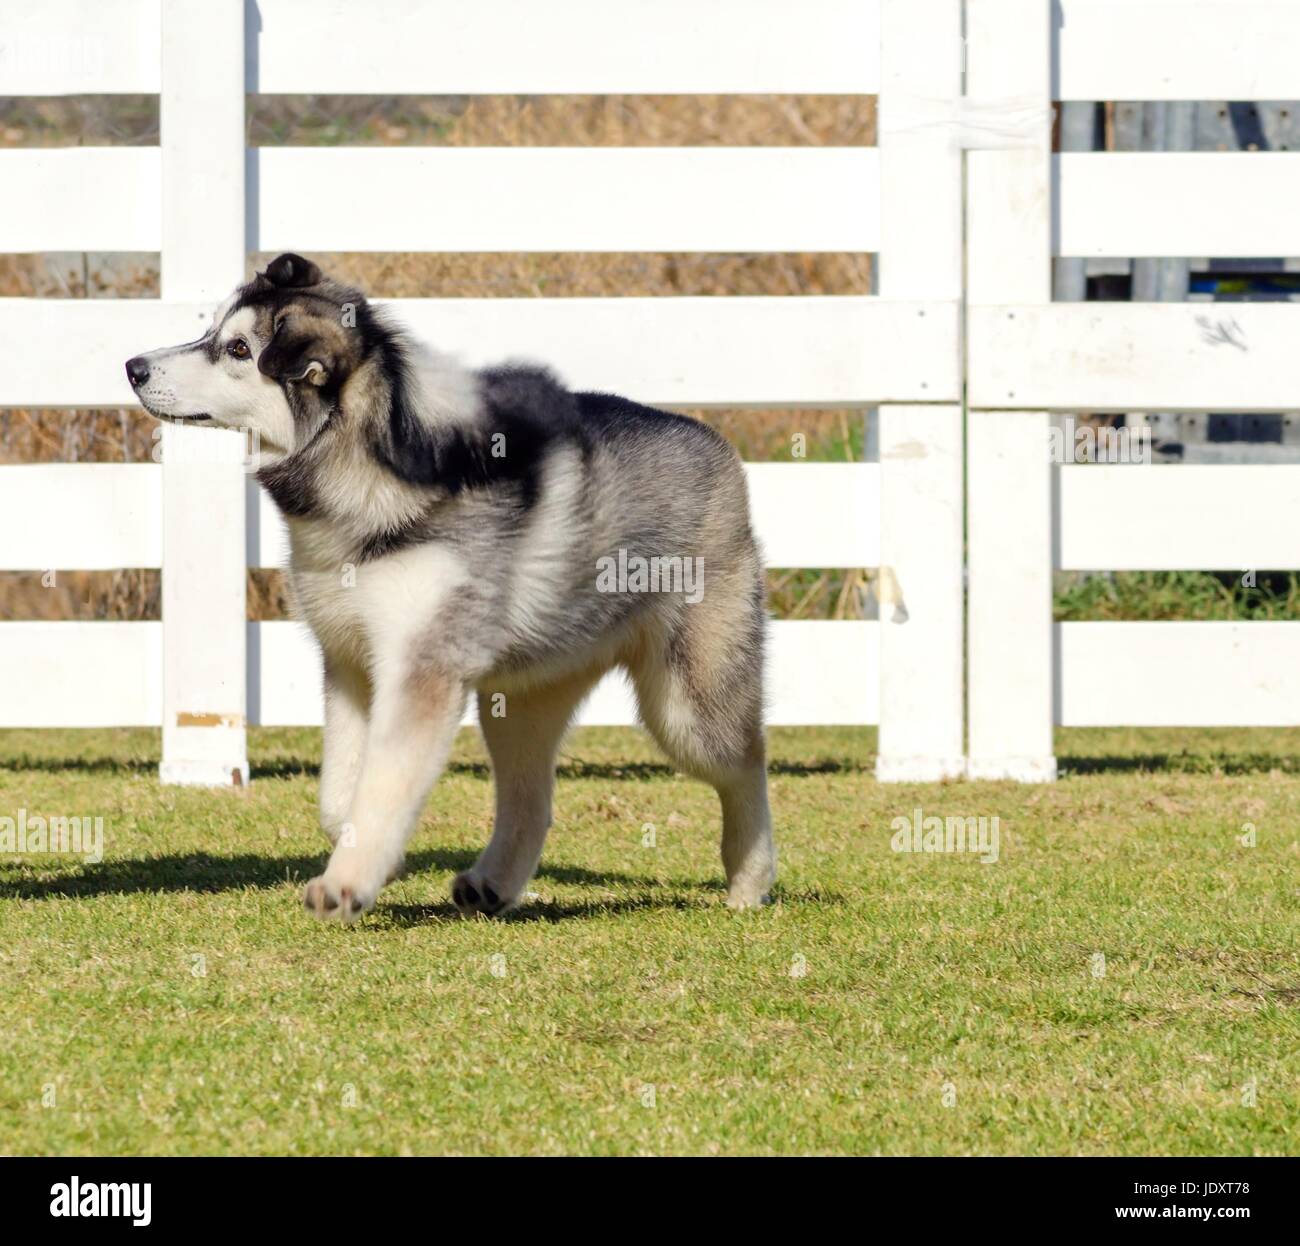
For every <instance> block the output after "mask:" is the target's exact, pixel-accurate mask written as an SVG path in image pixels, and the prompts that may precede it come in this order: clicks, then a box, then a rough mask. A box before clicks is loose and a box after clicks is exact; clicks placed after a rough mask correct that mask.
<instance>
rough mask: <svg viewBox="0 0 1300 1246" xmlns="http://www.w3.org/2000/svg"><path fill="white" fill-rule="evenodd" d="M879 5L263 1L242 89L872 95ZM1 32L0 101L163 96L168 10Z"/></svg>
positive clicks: (776, 0)
mask: <svg viewBox="0 0 1300 1246" xmlns="http://www.w3.org/2000/svg"><path fill="white" fill-rule="evenodd" d="M879 7H880V6H879V3H878V0H801V2H800V3H799V4H797V5H792V4H790V3H789V2H788V0H709V2H708V3H707V4H700V3H698V0H621V3H620V4H619V6H618V9H617V11H616V12H612V11H611V8H610V6H609V4H608V3H607V2H606V0H547V3H546V4H544V5H539V4H536V3H534V0H475V2H474V3H473V4H463V3H460V2H459V0H457V2H456V3H440V2H438V0H435V2H433V3H424V4H417V3H411V0H367V3H366V5H365V14H364V18H362V17H361V14H360V10H359V9H358V8H357V6H356V5H355V4H353V3H351V0H259V2H258V3H256V4H253V3H250V4H248V5H247V17H246V22H245V79H246V82H247V84H248V89H249V90H250V91H260V92H265V93H271V94H318V95H319V94H332V95H363V94H374V93H378V94H384V95H413V94H429V93H438V94H504V93H519V94H528V95H546V94H565V95H601V94H609V93H622V94H655V95H669V94H708V93H724V92H725V93H729V94H769V95H776V94H808V93H820V94H835V95H851V94H871V93H874V92H875V91H876V89H877V86H878V83H879V78H880V58H879V39H878V33H877V32H878V29H879V21H880V17H879ZM5 26H6V29H5V39H4V42H3V44H0V94H12V95H66V94H74V93H83V94H121V93H134V94H156V93H157V92H158V90H159V89H160V84H161V74H160V72H159V63H158V56H157V48H158V41H159V34H160V21H159V0H108V2H105V0H42V3H41V4H39V5H30V6H27V5H24V6H15V11H14V12H13V13H7V14H6V16H5ZM72 32H75V33H72ZM594 37H595V38H598V42H599V52H598V53H595V54H593V51H592V46H593V38H594ZM70 44H71V45H73V47H72V49H70ZM70 50H72V51H73V53H74V54H73V55H69V51H70Z"/></svg>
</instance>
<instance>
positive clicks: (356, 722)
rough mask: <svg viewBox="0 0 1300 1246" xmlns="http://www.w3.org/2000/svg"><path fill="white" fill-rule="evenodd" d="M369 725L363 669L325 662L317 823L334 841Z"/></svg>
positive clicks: (343, 819) (345, 814) (349, 799)
mask: <svg viewBox="0 0 1300 1246" xmlns="http://www.w3.org/2000/svg"><path fill="white" fill-rule="evenodd" d="M369 725H370V686H369V681H368V680H367V679H366V676H365V673H364V672H363V671H360V670H357V669H356V668H355V667H352V666H348V665H345V664H344V663H341V662H339V661H337V660H327V661H326V663H325V743H324V747H323V749H322V751H321V764H320V824H321V830H323V831H324V832H325V835H326V837H327V838H328V839H329V841H330V843H331V844H337V843H338V841H339V834H340V833H341V831H342V829H343V824H344V822H346V821H347V817H348V808H349V806H350V805H351V804H352V794H353V793H354V792H355V791H356V790H357V776H358V775H359V774H360V773H361V757H362V753H363V752H364V751H365V747H366V732H367V730H368V728H369Z"/></svg>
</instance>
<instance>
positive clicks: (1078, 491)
mask: <svg viewBox="0 0 1300 1246" xmlns="http://www.w3.org/2000/svg"><path fill="white" fill-rule="evenodd" d="M1056 484H1057V492H1056V515H1055V518H1054V528H1055V531H1056V534H1057V551H1056V558H1055V564H1056V566H1057V567H1058V568H1059V569H1060V570H1062V571H1236V572H1241V571H1244V570H1248V569H1250V568H1255V569H1258V570H1270V571H1275V570H1281V569H1287V568H1292V567H1300V523H1298V522H1297V520H1300V466H1293V465H1283V464H1275V465H1269V466H1258V465H1251V464H1232V465H1227V464H1225V465H1223V466H1203V465H1200V464H1186V465H1180V466H1176V467H1171V466H1163V465H1162V466H1159V467H1141V466H1136V465H1132V464H1126V465H1123V466H1103V465H1097V464H1078V465H1074V466H1068V467H1061V468H1059V469H1058V471H1057V475H1056Z"/></svg>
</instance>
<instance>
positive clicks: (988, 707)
mask: <svg viewBox="0 0 1300 1246" xmlns="http://www.w3.org/2000/svg"><path fill="white" fill-rule="evenodd" d="M5 23H6V29H5V34H4V38H3V41H2V42H0V92H2V93H5V94H43V95H52V94H64V93H92V92H134V93H140V92H143V93H155V92H156V93H158V94H159V95H160V107H161V136H162V141H161V145H160V147H158V148H156V149H154V148H144V149H139V148H136V149H133V148H112V149H95V148H71V149H60V150H17V151H13V150H11V151H0V183H3V185H4V186H5V188H6V195H5V196H4V204H3V208H2V209H0V211H2V213H3V215H0V251H48V250H145V251H159V252H161V255H162V298H161V299H160V300H158V301H146V300H124V301H108V300H94V301H85V302H77V301H73V300H33V299H0V341H4V342H5V343H7V344H8V346H7V348H6V351H5V355H6V358H5V366H4V367H3V368H2V369H0V404H2V405H7V406H16V405H33V406H58V405H64V406H95V405H103V406H117V405H130V403H131V402H132V396H131V394H130V391H129V389H128V387H127V385H126V383H125V379H124V375H123V370H122V362H123V360H125V359H126V358H127V357H128V356H129V355H132V354H134V353H137V352H138V351H139V350H141V349H143V348H147V347H150V346H154V345H158V344H162V343H166V342H170V341H181V340H185V339H187V338H190V337H193V336H196V335H197V332H198V331H199V330H200V329H201V326H202V324H203V322H204V320H205V317H206V316H207V314H208V313H209V312H210V310H211V306H212V305H213V304H214V303H215V302H216V301H217V300H218V299H220V298H221V297H222V296H223V295H224V294H225V293H227V292H228V290H229V289H230V288H231V287H232V286H233V285H234V284H235V283H236V282H237V281H238V280H239V279H240V278H241V276H242V272H243V263H244V256H245V253H246V252H247V251H249V250H253V249H264V250H277V249H281V248H284V249H295V250H303V251H311V250H348V251H357V250H385V251H388V250H424V251H455V250H474V251H497V252H499V251H511V250H516V251H529V250H560V251H580V250H601V251H608V250H615V251H654V250H671V251H691V250H695V251H722V250H731V251H740V250H743V251H754V250H760V251H817V250H825V251H875V252H879V253H880V274H881V276H880V296H879V297H871V298H867V297H861V298H859V297H853V298H843V297H834V298H832V297H779V298H778V297H773V298H707V299H706V298H673V299H642V298H616V299H554V300H548V299H487V300H484V299H447V300H440V299H413V300H396V301H395V302H396V304H397V309H398V311H399V313H400V314H401V315H402V316H403V317H404V318H405V319H406V320H407V321H408V322H409V323H410V324H411V325H412V327H413V328H414V329H415V331H416V332H417V333H419V334H421V335H423V336H426V337H428V338H429V339H431V340H433V341H436V342H437V343H439V344H440V345H441V346H444V347H446V348H448V349H451V350H454V351H457V352H459V353H461V354H462V355H464V356H465V357H466V358H467V359H468V360H470V361H471V362H480V361H489V360H493V359H498V358H501V357H503V356H505V355H513V356H521V355H522V356H527V355H532V356H535V357H537V358H540V359H544V360H547V361H549V362H551V363H552V364H554V365H555V366H556V367H557V369H558V370H559V371H560V373H561V374H562V375H563V376H564V377H565V378H566V379H567V380H568V381H569V382H570V383H571V384H573V385H575V386H578V387H582V388H605V389H614V390H618V391H622V392H626V393H628V394H630V395H632V396H634V397H636V398H638V399H640V400H642V401H646V402H651V403H658V404H662V405H669V406H679V407H681V406H709V405H728V406H738V405H754V406H763V405H769V406H783V407H790V406H806V407H818V406H821V407H845V406H860V407H865V406H879V410H880V438H879V442H880V463H879V465H876V464H844V465H839V464H788V465H774V464H754V465H750V468H749V472H750V483H751V491H752V495H753V500H754V507H755V511H756V517H757V523H758V528H759V531H760V535H761V537H762V538H763V541H764V544H765V547H766V553H767V558H768V562H769V564H770V565H773V566H781V567H794V566H813V567H831V568H833V567H862V566H868V567H881V568H883V569H886V570H887V572H888V574H887V576H886V579H887V580H888V582H889V583H890V584H892V585H895V586H896V587H897V590H898V594H899V595H900V596H901V600H902V603H903V605H902V608H900V609H896V610H892V611H891V610H889V609H886V610H885V612H884V615H885V617H884V619H883V621H882V622H881V623H879V624H876V623H870V622H830V621H818V622H778V623H776V624H774V626H773V660H772V678H773V690H772V693H773V695H772V715H771V719H772V721H773V722H776V723H875V722H878V723H879V724H880V761H879V774H880V776H881V777H882V778H887V779H908V778H912V779H931V778H937V777H943V776H948V775H956V774H962V773H966V772H968V770H969V772H970V773H973V774H976V775H985V776H1012V777H1019V778H1041V777H1049V776H1050V775H1051V774H1053V773H1054V770H1055V763H1054V761H1053V759H1052V736H1051V731H1052V726H1053V723H1054V722H1064V723H1078V724H1081V723H1098V722H1113V723H1144V722H1150V723H1186V724H1203V723H1220V722H1221V723H1268V724H1273V723H1283V722H1300V695H1295V694H1296V693H1297V692H1300V688H1294V687H1292V686H1291V685H1292V684H1294V683H1296V682H1297V681H1298V680H1300V676H1297V675H1295V674H1293V673H1292V672H1295V671H1300V660H1297V659H1300V624H1270V625H1258V624H1256V625H1248V626H1246V625H1243V626H1236V625H1218V624H1158V625H1147V624H1075V625H1069V624H1067V625H1064V626H1062V627H1054V626H1053V624H1052V621H1051V572H1052V569H1053V567H1054V566H1055V567H1064V568H1070V567H1097V568H1103V569H1122V568H1126V567H1142V568H1148V569H1159V568H1165V567H1197V568H1205V569H1210V568H1243V569H1245V568H1250V567H1260V568H1266V567H1267V568H1270V569H1275V568H1280V567H1294V566H1297V565H1300V535H1298V534H1300V525H1298V524H1297V523H1296V520H1297V519H1298V518H1300V469H1292V468H1285V467H1268V468H1230V467H1225V468H1217V467H1216V468H1211V469H1202V471H1201V472H1199V473H1198V472H1196V471H1194V470H1193V469H1188V468H1169V469H1162V470H1150V471H1148V470H1139V469H1135V468H1131V467H1114V468H1110V467H1087V468H1083V467H1080V468H1073V467H1067V468H1059V469H1058V468H1052V467H1050V466H1049V465H1048V460H1047V451H1046V445H1047V438H1046V427H1047V423H1048V420H1049V412H1050V411H1052V410H1053V409H1060V410H1075V409H1089V410H1096V409H1107V408H1110V409H1122V410H1130V409H1137V410H1159V409H1162V408H1163V409H1180V408H1193V409H1201V410H1205V409H1211V410H1212V409H1231V410H1237V411H1241V410H1256V409H1267V410H1274V411H1275V410H1284V409H1294V408H1296V407H1297V406H1300V354H1297V353H1296V352H1295V350H1294V348H1293V347H1292V346H1291V339H1292V338H1293V335H1294V334H1295V331H1297V330H1300V309H1297V308H1295V307H1290V306H1286V305H1273V306H1252V307H1236V308H1234V309H1233V311H1232V315H1233V318H1234V319H1235V321H1236V329H1235V330H1234V332H1235V333H1239V334H1240V335H1242V337H1241V341H1240V342H1239V343H1238V345H1235V346H1233V345H1230V346H1227V347H1225V346H1223V345H1222V344H1221V341H1220V336H1219V335H1216V334H1215V333H1214V332H1207V329H1206V325H1205V323H1204V317H1205V316H1206V315H1207V314H1208V315H1210V316H1213V315H1214V314H1215V309H1212V308H1206V307H1203V306H1202V307H1197V306H1192V305H1168V304H1166V305H1160V306H1145V305H1131V304H1111V305H1097V304H1092V305H1078V304H1075V305H1064V304H1062V305H1052V304H1051V303H1050V301H1049V300H1050V289H1051V285H1050V266H1051V257H1052V255H1053V254H1054V253H1056V254H1079V255H1109V254H1121V255H1145V254H1188V253H1192V254H1207V253H1210V254H1219V255H1228V254H1232V255H1253V254H1278V253H1282V254H1300V224H1296V223H1294V222H1293V220H1292V218H1291V215H1288V214H1287V212H1286V210H1285V205H1286V204H1287V203H1288V202H1289V201H1290V200H1291V199H1293V198H1294V196H1293V195H1289V194H1288V191H1291V190H1294V189H1295V188H1296V185H1297V182H1298V181H1300V169H1298V168H1297V160H1298V159H1300V158H1297V157H1292V156H1288V155H1279V154H1268V155H1251V156H1247V157H1242V156H1227V155H1225V156H1217V155H1195V156H1186V155H1178V156H1167V155H1155V156H1150V157H1148V156H1133V155H1128V156H1114V155H1106V154H1102V155H1096V156H1092V155H1064V156H1053V155H1052V154H1051V152H1050V127H1051V110H1050V106H1051V102H1052V99H1053V94H1054V93H1055V96H1056V98H1060V99H1106V98H1121V99H1157V98H1162V99H1184V98H1191V99H1195V98H1248V99H1260V98H1292V97H1296V96H1300V70H1297V69H1296V68H1295V66H1294V63H1293V59H1294V58H1293V57H1291V56H1290V54H1289V49H1291V48H1293V47H1294V46H1295V38H1296V36H1300V5H1291V4H1279V3H1266V2H1264V0H1062V2H1061V3H1058V4H1055V5H1054V4H1053V3H1051V0H965V3H964V4H963V3H962V0H801V3H799V4H792V3H789V0H708V3H700V2H699V0H653V2H648V0H551V2H550V3H548V4H546V5H538V4H536V3H533V2H531V0H477V2H476V3H475V4H473V5H466V4H463V3H458V2H453V0H430V2H429V3H425V4H411V3H405V2H399V0H375V2H373V3H371V4H369V5H366V6H357V5H356V4H353V3H347V4H345V3H342V2H341V0H313V2H311V3H309V2H308V0H257V2H256V3H247V4H246V3H244V0H166V2H165V3H161V2H160V0H100V2H95V0H46V2H45V3H44V4H42V5H40V6H32V7H30V8H26V7H25V8H23V9H21V10H18V11H16V12H7V13H6V16H5ZM963 26H964V28H965V37H966V45H965V47H964V46H963ZM159 49H161V56H160V55H159ZM963 52H964V56H963ZM963 65H964V69H963ZM246 90H248V91H258V92H263V93H275V92H311V93H344V92H347V93H368V92H374V93H378V92H383V93H385V94H392V93H422V94H429V93H455V92H466V93H487V92H492V93H518V92H529V93H565V94H576V93H602V92H624V93H631V92H638V93H656V94H663V93H697V92H737V93H752V94H769V93H805V94H819V93H852V94H861V95H869V94H878V96H879V108H880V129H879V147H878V149H834V148H830V149H827V148H800V149H771V148H762V149H725V148H722V149H719V148H709V149H647V148H639V149H608V148H602V149H554V148H552V149H510V148H505V149H500V148H498V149H428V148H425V149H416V148H402V149H374V148H368V149H359V148H354V149H348V148H346V147H343V148H328V149H317V148H312V149H303V148H263V149H259V150H256V151H251V152H249V151H246V150H245V147H244V134H243V114H244V92H245V91H246ZM1166 161H1167V162H1169V163H1167V164H1166V163H1165V162H1166ZM452 179H454V184H455V185H456V186H457V188H458V191H457V195H456V196H449V195H444V194H441V193H440V191H441V188H443V187H445V186H446V185H447V184H449V183H450V182H452ZM358 185H361V186H364V187H365V188H366V189H365V194H364V196H363V197H361V198H358V199H352V198H350V196H349V193H348V189H347V188H349V187H353V186H358ZM964 185H965V186H966V187H967V189H966V190H965V191H964V190H963V186H964ZM92 187H93V189H94V193H93V194H87V193H86V191H87V188H92ZM331 188H339V189H337V190H333V189H331ZM519 188H526V191H524V190H521V189H519ZM521 204H522V205H526V206H525V207H524V208H523V210H521V208H520V205H521ZM963 235H965V265H963ZM1293 236H1294V240H1293ZM963 268H964V269H965V271H963ZM963 316H964V317H965V323H964V324H963ZM1211 327H1212V326H1211ZM1216 342H1220V344H1218V345H1216V344H1215V343H1216ZM17 343H21V347H20V348H15V344H17ZM647 343H652V344H653V349H647ZM1243 345H1244V346H1245V347H1246V349H1241V348H1240V347H1241V346H1243ZM963 347H964V349H963ZM964 397H965V398H966V400H967V403H968V408H969V409H968V410H967V411H963V398H964ZM225 436H226V435H225V434H215V433H211V432H198V431H194V430H177V429H168V430H167V431H166V435H165V440H164V447H163V451H164V454H163V457H164V465H163V466H161V467H157V466H153V465H125V466H122V465H80V464H70V465H53V466H24V467H3V468H0V567H4V568H12V569H33V570H44V569H48V568H66V569H74V568H75V569H95V568H107V567H120V566H135V567H159V566H161V567H162V568H163V620H162V622H161V623H72V622H57V623H5V624H0V688H2V689H3V692H0V725H7V726H78V725H83V726H89V725H107V724H124V725H125V724H155V725H156V724H159V723H161V724H162V725H163V730H164V765H163V770H164V777H165V778H168V779H173V780H176V781H191V782H210V781H229V780H230V778H231V776H232V774H233V772H234V771H236V770H238V771H239V772H240V773H241V774H246V773H247V771H246V763H245V745H244V732H245V724H246V723H254V724H256V723H268V724H269V723H315V722H319V720H320V712H321V710H320V703H319V670H318V660H317V656H316V654H315V652H314V649H313V647H312V644H311V641H310V638H309V637H308V636H307V635H306V634H305V632H304V631H303V629H302V628H301V627H299V626H298V625H296V624H290V623H253V624H246V623H245V622H244V575H245V569H246V567H248V566H274V565H279V563H280V561H281V559H282V554H283V551H282V537H281V530H280V525H279V521H278V519H277V517H276V516H275V514H274V512H273V510H272V509H271V508H270V507H269V506H268V505H267V503H266V502H265V500H264V499H259V498H258V497H257V495H256V493H255V491H254V490H253V489H252V487H251V486H250V485H249V483H248V482H247V480H246V479H245V476H244V474H243V472H242V470H241V467H240V465H239V463H238V461H237V457H238V454H237V448H236V445H235V439H234V437H233V435H230V436H229V439H228V441H227V445H228V446H229V448H230V461H229V463H227V464H225V465H222V466H220V467H214V466H212V465H211V464H210V463H209V464H208V465H206V466H203V467H199V466H196V465H192V464H191V465H187V463H186V461H185V460H186V458H187V457H188V456H187V455H186V454H185V448H186V442H187V439H193V438H200V439H203V441H204V443H205V445H206V446H207V447H209V448H210V447H211V445H212V444H213V439H214V438H220V437H225ZM191 444H192V443H191ZM1208 471H1213V472H1214V473H1215V474H1214V476H1213V477H1212V478H1211V477H1208V476H1206V475H1205V474H1204V473H1205V472H1208ZM1189 472H1190V473H1191V474H1190V475H1189ZM964 480H965V483H964ZM964 518H965V519H966V520H967V523H968V532H967V534H966V535H967V543H968V549H967V553H968V560H969V596H968V598H966V599H965V604H964V587H963V561H964V560H963V519H964ZM964 626H968V628H969V634H968V636H965V635H964ZM1171 629H1173V630H1171ZM1175 634H1176V635H1177V636H1178V637H1179V638H1180V639H1179V643H1178V644H1177V645H1176V646H1175V648H1176V650H1177V653H1178V655H1179V656H1181V657H1182V659H1183V661H1182V662H1181V663H1180V662H1177V661H1175V660H1174V655H1173V654H1171V652H1170V645H1169V643H1168V641H1167V640H1166V639H1165V638H1166V637H1168V636H1170V635H1175ZM1248 642H1249V643H1248ZM967 643H968V648H969V664H970V672H969V705H968V706H967V704H966V699H967V698H966V696H965V693H964V683H965V682H966V681H965V672H964V666H963V658H964V648H965V647H966V645H967ZM1155 647H1158V653H1157V652H1153V650H1154V649H1155ZM1148 655H1151V656H1154V657H1155V658H1156V660H1155V661H1151V660H1149V658H1148ZM967 708H968V710H969V737H968V740H967V732H966V728H967V713H966V711H967ZM631 720H632V707H631V705H630V702H629V699H628V697H627V695H626V692H625V690H624V689H623V688H622V686H621V684H620V683H618V682H617V681H613V680H611V681H609V682H607V683H606V684H604V685H602V686H601V688H600V689H598V691H597V694H596V695H595V697H594V698H593V699H592V701H591V703H590V704H589V705H588V707H587V708H586V710H585V712H584V721H587V722H627V721H631Z"/></svg>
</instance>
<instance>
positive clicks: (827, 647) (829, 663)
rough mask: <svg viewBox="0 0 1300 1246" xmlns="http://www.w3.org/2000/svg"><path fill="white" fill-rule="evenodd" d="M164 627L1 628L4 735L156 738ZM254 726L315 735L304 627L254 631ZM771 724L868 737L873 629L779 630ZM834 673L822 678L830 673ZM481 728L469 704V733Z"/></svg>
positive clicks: (317, 711) (605, 721)
mask: <svg viewBox="0 0 1300 1246" xmlns="http://www.w3.org/2000/svg"><path fill="white" fill-rule="evenodd" d="M161 645H162V624H161V623H81V622H55V623H44V622H42V623H0V686H3V687H4V689H5V695H4V697H3V698H0V727H156V726H158V724H159V723H160V722H161V721H162V719H163V696H162V671H161V667H160V665H159V662H158V652H159V649H160V647H161ZM247 646H248V654H249V664H248V689H247V699H248V722H249V723H250V724H251V725H253V726H258V725H261V726H319V725H320V724H321V721H322V704H321V663H320V654H319V651H318V650H317V648H316V642H315V640H314V638H313V637H312V635H311V633H310V631H308V629H307V628H306V627H305V626H304V625H303V624H301V623H292V622H272V623H249V624H248V625H247ZM770 649H771V653H770V657H769V666H770V671H769V679H768V714H767V717H768V721H769V722H771V723H773V724H775V725H785V726H811V725H832V726H833V725H842V726H864V725H868V724H871V723H875V722H878V721H879V713H880V709H879V706H880V702H879V698H878V696H877V693H876V689H877V686H878V683H879V663H878V658H877V653H878V649H879V640H878V626H877V624H875V623H869V622H862V621H858V620H850V621H843V622H838V621H828V620H817V621H804V620H784V621H777V622H774V623H772V624H771V625H770ZM828 667H829V668H830V669H833V670H834V671H835V673H836V677H835V678H834V679H827V678H826V677H825V676H826V670H827V668H828ZM473 721H474V712H473V704H472V702H471V705H470V707H469V709H468V710H467V712H466V716H465V722H466V724H469V723H472V722H473ZM636 721H637V717H636V707H635V703H634V701H633V698H632V695H631V690H630V689H629V687H628V686H627V684H626V682H625V681H624V679H623V677H622V676H621V675H620V674H618V673H614V674H611V675H609V676H607V677H606V678H605V679H604V680H603V681H602V682H601V683H600V684H599V685H598V686H597V688H596V690H595V692H594V693H593V694H592V697H591V699H590V700H589V701H588V702H587V703H586V705H585V706H584V708H583V711H582V713H581V715H580V717H579V722H580V723H581V724H583V725H586V726H630V725H632V724H634V723H636Z"/></svg>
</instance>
